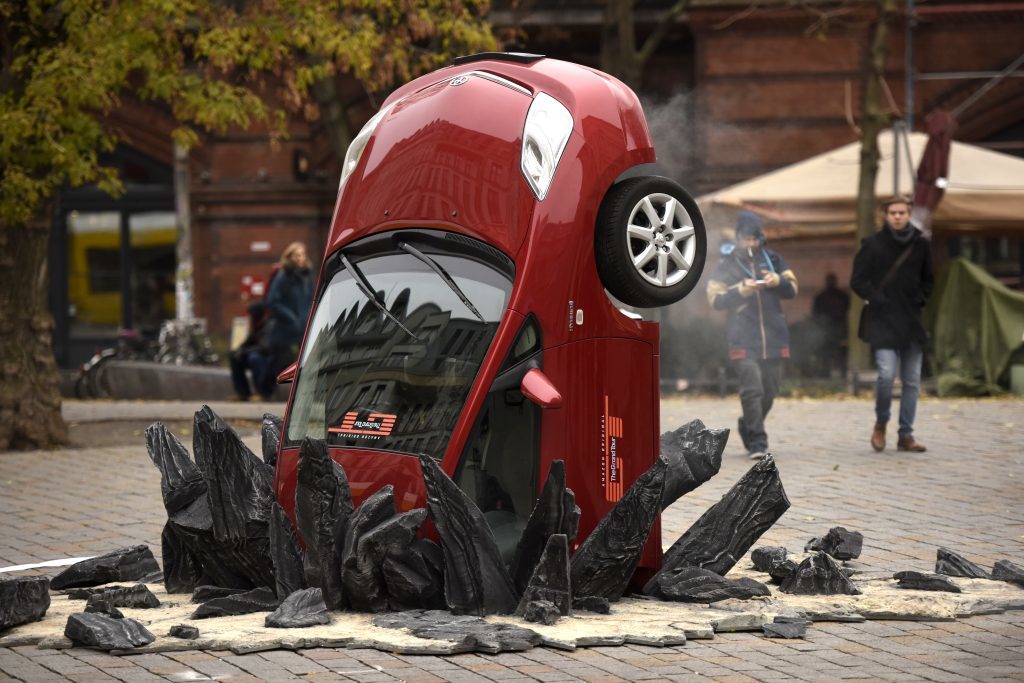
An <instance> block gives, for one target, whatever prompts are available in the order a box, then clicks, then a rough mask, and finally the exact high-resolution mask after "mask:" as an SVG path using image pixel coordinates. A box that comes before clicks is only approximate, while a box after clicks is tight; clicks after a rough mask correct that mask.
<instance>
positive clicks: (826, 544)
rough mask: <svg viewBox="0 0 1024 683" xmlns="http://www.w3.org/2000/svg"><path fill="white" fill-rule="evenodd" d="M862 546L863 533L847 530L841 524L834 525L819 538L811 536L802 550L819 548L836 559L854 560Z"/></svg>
mask: <svg viewBox="0 0 1024 683" xmlns="http://www.w3.org/2000/svg"><path fill="white" fill-rule="evenodd" d="M863 547H864V535H863V534H862V533H860V532H859V531H848V530H847V529H845V528H843V527H841V526H834V527H832V528H831V529H829V530H828V533H827V534H825V535H824V536H822V537H821V538H812V539H811V540H810V541H808V542H807V545H806V546H804V551H806V552H811V551H815V550H820V551H822V552H825V553H828V554H829V555H831V556H832V557H834V558H835V559H837V560H842V561H844V562H845V561H846V560H855V559H857V558H858V557H860V552H861V549H862V548H863Z"/></svg>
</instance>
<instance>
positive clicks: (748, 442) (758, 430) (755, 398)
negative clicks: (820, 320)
mask: <svg viewBox="0 0 1024 683" xmlns="http://www.w3.org/2000/svg"><path fill="white" fill-rule="evenodd" d="M733 363H734V365H735V368H736V375H737V377H738V378H739V381H740V404H741V405H742V406H743V417H741V418H740V421H739V432H740V438H741V439H743V447H744V448H746V449H747V451H748V452H751V453H753V452H756V451H766V450H768V434H767V432H765V429H764V420H765V418H766V417H768V411H769V410H771V409H772V403H773V402H774V401H775V396H776V395H777V394H778V393H779V378H780V376H781V372H782V361H781V360H780V359H778V358H772V359H768V360H754V359H750V358H744V359H742V360H737V361H733Z"/></svg>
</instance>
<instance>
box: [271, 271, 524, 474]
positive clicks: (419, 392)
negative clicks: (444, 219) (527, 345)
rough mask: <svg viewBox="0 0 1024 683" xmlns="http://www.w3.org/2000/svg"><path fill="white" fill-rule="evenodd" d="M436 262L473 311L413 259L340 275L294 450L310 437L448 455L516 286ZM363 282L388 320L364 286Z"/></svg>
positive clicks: (305, 357) (307, 380)
mask: <svg viewBox="0 0 1024 683" xmlns="http://www.w3.org/2000/svg"><path fill="white" fill-rule="evenodd" d="M430 259H431V260H432V261H433V262H434V265H437V266H440V267H441V268H443V269H444V271H445V272H446V273H447V274H448V275H449V276H450V278H451V280H454V282H455V283H456V284H457V285H458V289H459V290H461V291H462V292H464V293H465V294H464V295H463V296H465V297H466V299H467V301H469V300H471V303H470V304H469V305H467V302H466V301H463V297H461V296H460V295H459V294H460V293H459V292H458V291H456V290H455V289H453V288H452V287H451V286H450V283H448V282H446V281H445V279H444V278H443V277H442V276H440V275H439V274H438V273H437V272H435V270H434V269H433V268H432V267H431V264H430V263H427V262H425V261H424V260H422V259H420V258H417V257H416V256H414V255H413V254H410V253H397V254H396V253H387V254H382V255H378V256H371V257H369V258H364V259H361V260H359V261H358V262H357V263H356V264H355V266H356V267H355V268H351V267H344V266H342V267H340V269H339V270H338V271H337V272H336V273H335V274H334V275H333V277H332V278H331V280H330V283H329V284H328V285H327V287H326V288H325V289H324V292H323V295H322V296H321V297H320V301H319V303H318V305H317V308H316V312H315V313H314V315H313V321H312V323H310V327H309V332H308V333H307V339H306V343H305V346H304V348H303V352H302V358H301V359H300V363H299V372H298V376H297V379H296V382H297V385H296V387H295V398H294V402H293V405H292V409H291V411H290V413H289V418H288V425H287V428H286V430H285V434H286V445H289V446H295V445H298V443H299V442H301V440H302V439H303V438H304V437H307V436H309V437H314V438H318V439H326V440H327V443H328V445H331V446H340V447H349V448H360V449H375V450H388V451H397V452H401V453H424V454H427V455H430V456H433V457H435V458H440V457H442V456H443V455H444V451H445V448H446V447H447V445H448V439H449V438H450V436H451V432H452V429H453V428H454V427H455V424H456V422H457V421H458V418H459V414H460V413H461V412H462V407H463V405H464V404H465V401H466V397H467V396H468V394H469V390H470V388H471V387H472V385H473V380H474V379H475V377H476V374H477V371H478V370H479V369H480V364H481V363H482V362H483V359H484V356H485V355H486V353H487V349H488V348H489V347H490V345H491V341H492V340H493V338H494V333H495V331H496V330H497V328H498V323H499V322H500V321H501V318H502V315H504V312H505V308H506V306H507V304H508V297H509V293H510V292H511V289H512V282H511V280H510V279H509V278H508V276H507V275H506V274H504V273H502V272H500V271H498V270H496V269H494V268H492V267H490V266H488V265H485V264H483V263H481V262H480V261H478V260H476V259H472V258H468V257H466V256H461V255H453V254H438V253H432V254H431V255H430ZM361 277H364V278H365V280H366V282H367V283H368V284H369V286H370V288H371V289H372V291H373V292H374V293H376V295H377V298H378V301H379V302H380V303H383V304H384V306H385V307H386V309H387V311H388V312H389V313H390V316H389V315H385V314H384V313H383V312H382V311H381V310H380V309H379V307H378V306H376V305H374V304H373V303H372V302H371V301H370V299H369V298H368V296H367V294H366V291H365V288H363V289H361V288H360V283H359V279H360V278H361ZM473 308H475V309H476V311H477V312H478V313H479V315H480V317H478V316H477V315H476V314H475V313H474V311H473V310H472V309H473ZM481 318H482V320H481ZM398 323H400V324H398Z"/></svg>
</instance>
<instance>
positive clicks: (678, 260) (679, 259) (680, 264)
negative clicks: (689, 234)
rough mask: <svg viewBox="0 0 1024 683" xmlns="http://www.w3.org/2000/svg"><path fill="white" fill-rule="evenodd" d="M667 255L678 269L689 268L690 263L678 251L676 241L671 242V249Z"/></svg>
mask: <svg viewBox="0 0 1024 683" xmlns="http://www.w3.org/2000/svg"><path fill="white" fill-rule="evenodd" d="M668 255H669V257H670V258H671V259H672V261H673V262H674V263H675V264H676V267H677V268H679V270H690V267H691V264H690V262H689V261H687V260H686V257H685V256H683V254H682V252H680V251H679V243H678V242H673V243H672V249H671V250H670V251H669V252H668Z"/></svg>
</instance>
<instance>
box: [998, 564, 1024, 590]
mask: <svg viewBox="0 0 1024 683" xmlns="http://www.w3.org/2000/svg"><path fill="white" fill-rule="evenodd" d="M992 578H993V579H997V580H999V581H1009V582H1010V583H1015V584H1017V585H1018V586H1021V587H1024V568H1021V567H1020V566H1018V565H1015V564H1014V563H1013V562H1010V561H1009V560H999V561H998V562H996V563H995V564H994V565H992Z"/></svg>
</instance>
